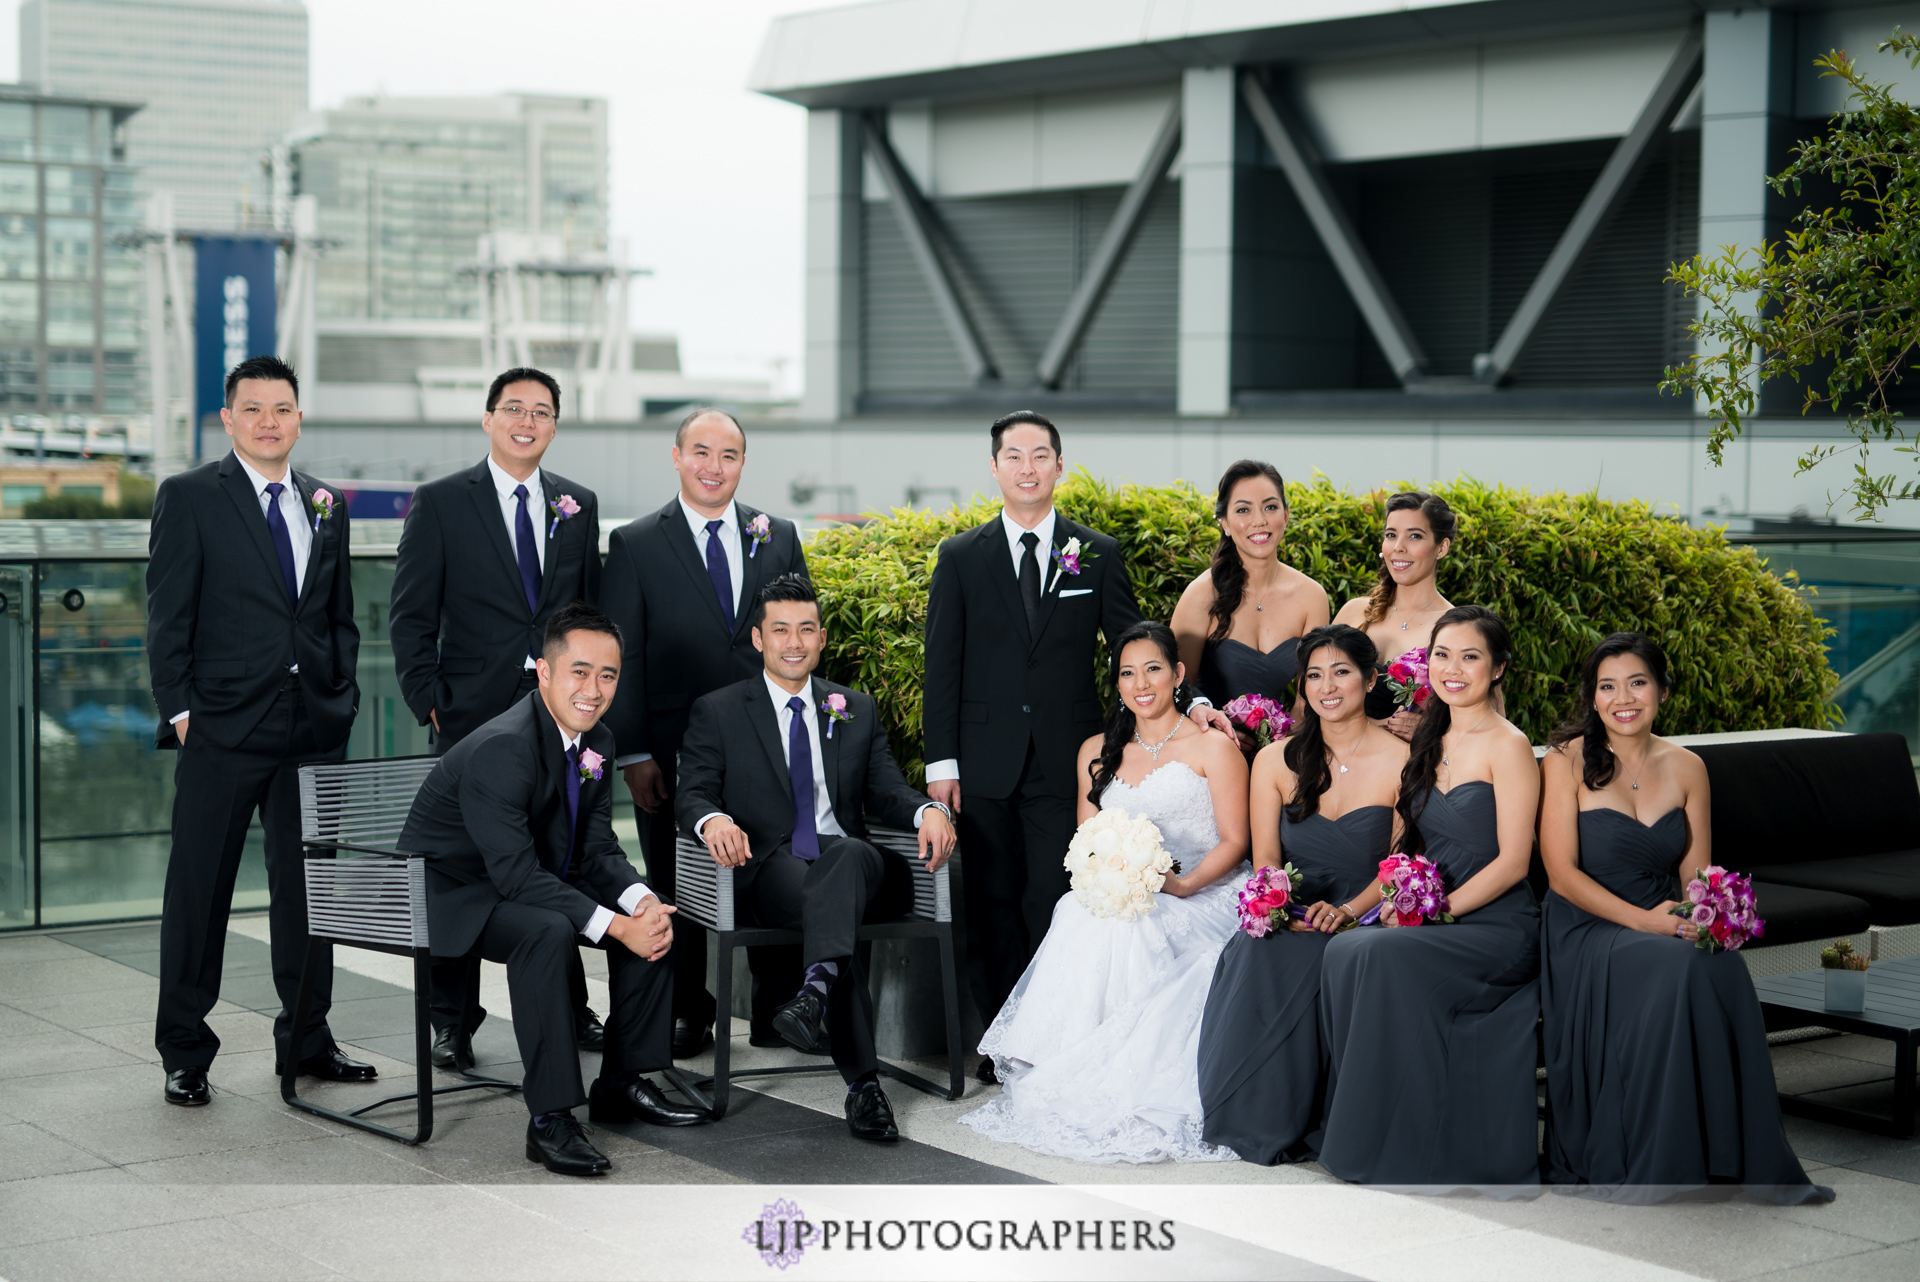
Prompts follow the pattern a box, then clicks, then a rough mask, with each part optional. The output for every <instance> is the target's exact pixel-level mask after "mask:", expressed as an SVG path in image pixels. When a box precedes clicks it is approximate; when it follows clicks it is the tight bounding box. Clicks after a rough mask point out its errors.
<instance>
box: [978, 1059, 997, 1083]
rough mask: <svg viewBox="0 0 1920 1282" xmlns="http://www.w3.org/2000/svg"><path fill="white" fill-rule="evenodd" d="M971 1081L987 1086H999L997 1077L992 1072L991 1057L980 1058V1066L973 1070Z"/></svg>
mask: <svg viewBox="0 0 1920 1282" xmlns="http://www.w3.org/2000/svg"><path fill="white" fill-rule="evenodd" d="M973 1079H974V1080H975V1081H976V1082H985V1083H986V1084H987V1085H989V1086H998V1085H999V1084H1000V1077H999V1075H998V1074H997V1073H995V1072H994V1071H993V1057H992V1056H991V1055H983V1056H981V1058H980V1066H979V1067H978V1068H976V1069H974V1070H973Z"/></svg>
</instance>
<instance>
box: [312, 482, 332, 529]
mask: <svg viewBox="0 0 1920 1282" xmlns="http://www.w3.org/2000/svg"><path fill="white" fill-rule="evenodd" d="M332 519H333V494H332V493H331V492H330V491H328V490H327V489H326V488H325V487H324V486H323V487H321V488H320V489H317V490H315V491H314V492H313V528H314V532H315V533H318V532H319V530H320V522H322V521H331V520H332Z"/></svg>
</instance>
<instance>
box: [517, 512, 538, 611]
mask: <svg viewBox="0 0 1920 1282" xmlns="http://www.w3.org/2000/svg"><path fill="white" fill-rule="evenodd" d="M513 497H514V498H516V499H518V500H519V501H520V506H519V508H518V509H517V510H516V511H515V512H514V514H513V542H514V555H515V556H516V557H517V558H518V560H519V562H520V586H521V587H523V588H525V589H526V590H527V609H528V611H529V612H531V613H534V614H538V613H539V612H540V548H539V545H538V544H536V543H535V542H534V541H533V518H532V517H531V516H529V515H527V487H526V486H524V485H516V486H514V487H513Z"/></svg>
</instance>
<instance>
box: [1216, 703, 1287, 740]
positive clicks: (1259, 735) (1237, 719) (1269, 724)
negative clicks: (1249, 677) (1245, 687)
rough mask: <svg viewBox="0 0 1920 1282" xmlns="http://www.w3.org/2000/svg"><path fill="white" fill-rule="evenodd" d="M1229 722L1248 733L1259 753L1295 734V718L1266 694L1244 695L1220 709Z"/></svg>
mask: <svg viewBox="0 0 1920 1282" xmlns="http://www.w3.org/2000/svg"><path fill="white" fill-rule="evenodd" d="M1220 711H1222V712H1224V713H1226V714H1227V717H1228V719H1229V720H1231V721H1232V722H1233V724H1234V725H1236V726H1238V727H1240V729H1242V730H1244V731H1246V732H1247V734H1248V735H1249V736H1250V737H1251V738H1252V739H1253V747H1254V750H1255V751H1256V752H1257V751H1259V750H1260V749H1261V748H1264V747H1266V746H1267V745H1268V744H1270V743H1272V742H1273V741H1274V740H1276V739H1284V738H1286V737H1287V736H1288V735H1289V734H1292V733H1293V718H1292V717H1290V716H1288V715H1287V710H1286V709H1285V708H1283V707H1281V706H1280V704H1279V703H1278V702H1277V701H1275V700H1273V699H1269V698H1268V697H1267V696H1266V695H1264V694H1243V695H1241V696H1240V697H1239V698H1237V699H1233V700H1231V701H1229V702H1228V704H1227V706H1226V707H1224V708H1222V709H1220Z"/></svg>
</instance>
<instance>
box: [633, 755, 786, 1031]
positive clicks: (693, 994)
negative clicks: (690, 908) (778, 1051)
mask: <svg viewBox="0 0 1920 1282" xmlns="http://www.w3.org/2000/svg"><path fill="white" fill-rule="evenodd" d="M653 760H654V764H655V765H657V766H659V767H660V778H661V781H662V782H663V783H664V784H665V785H666V790H667V799H666V800H665V801H662V802H661V803H660V807H659V809H657V810H655V811H654V812H653V813H652V814H648V813H647V812H646V811H644V810H642V809H640V807H639V805H638V804H637V803H636V804H635V805H634V807H633V818H634V823H635V826H637V827H638V828H639V829H640V853H641V854H642V855H644V856H645V857H646V861H647V880H648V881H649V882H651V883H652V885H653V890H654V893H655V894H657V895H659V896H660V897H661V898H662V899H664V900H666V901H667V902H668V903H672V902H673V887H674V880H675V878H674V862H673V847H674V843H675V841H677V840H678V838H679V830H678V828H677V826H676V825H675V824H674V821H673V789H674V785H675V783H676V782H677V781H678V777H679V772H678V771H677V770H676V768H675V767H676V765H677V761H676V759H675V754H673V753H672V752H663V753H661V754H660V755H658V756H656V757H655V758H654V759H653ZM673 951H674V954H675V956H676V958H677V960H676V961H675V962H674V975H673V1017H674V1018H675V1019H686V1020H691V1021H693V1022H694V1023H695V1024H711V1023H713V1022H715V1020H714V1001H713V994H712V993H710V992H708V991H707V932H706V931H704V930H701V929H699V928H697V927H691V926H690V927H689V929H686V930H677V931H675V932H674V936H673ZM788 996H792V994H791V993H789V994H788ZM780 1000H781V1001H785V1000H786V998H785V997H783V998H781V999H780ZM720 1035H721V1036H725V1035H726V1030H725V1029H722V1030H720Z"/></svg>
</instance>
